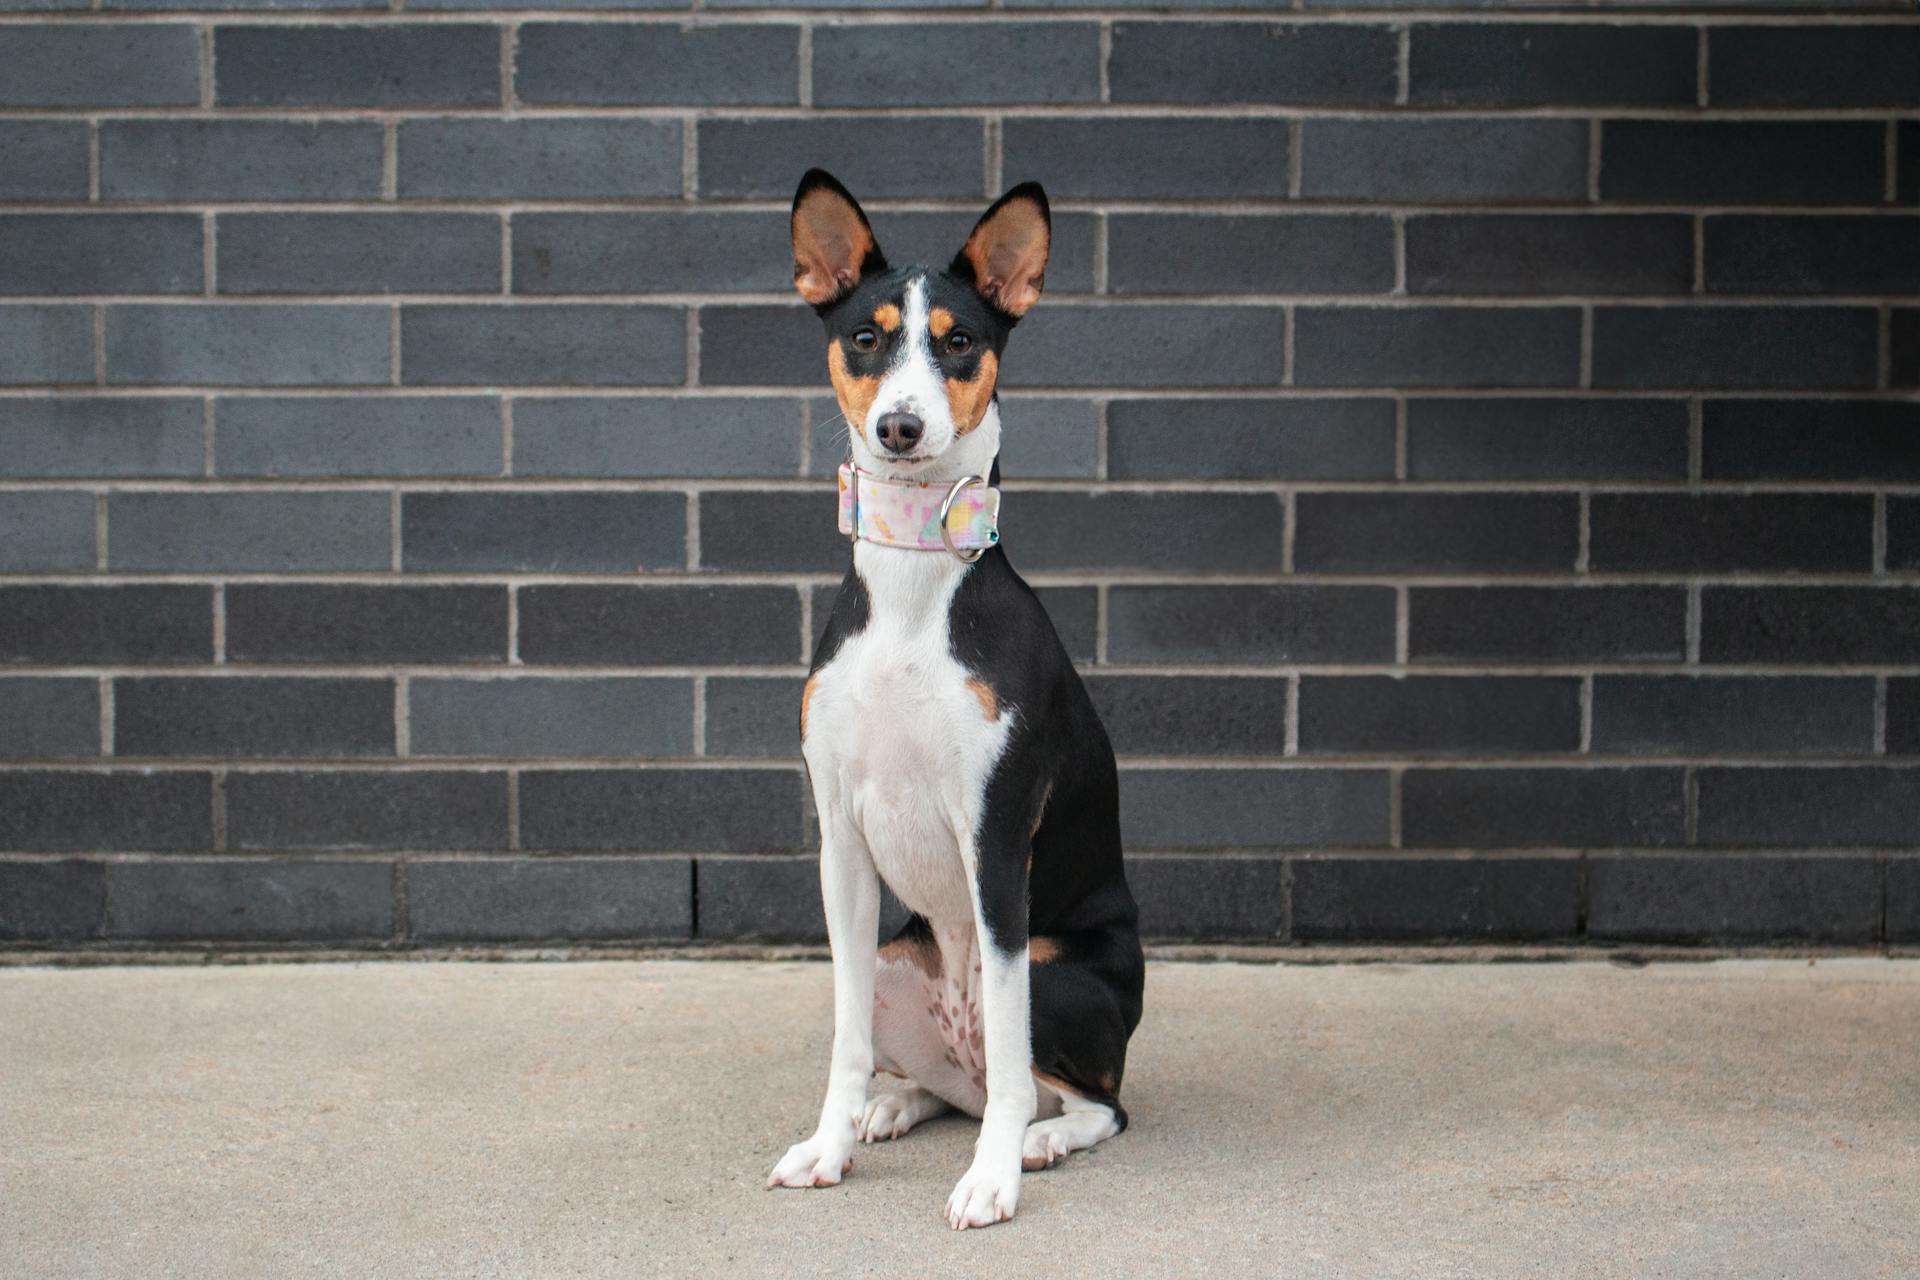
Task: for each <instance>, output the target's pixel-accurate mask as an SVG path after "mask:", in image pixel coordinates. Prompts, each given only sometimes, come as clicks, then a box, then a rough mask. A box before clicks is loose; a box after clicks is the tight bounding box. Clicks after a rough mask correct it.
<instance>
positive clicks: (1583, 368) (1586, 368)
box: [1580, 302, 1593, 390]
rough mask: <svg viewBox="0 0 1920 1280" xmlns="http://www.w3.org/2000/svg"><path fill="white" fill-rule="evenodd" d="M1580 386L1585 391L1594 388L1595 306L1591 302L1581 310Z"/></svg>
mask: <svg viewBox="0 0 1920 1280" xmlns="http://www.w3.org/2000/svg"><path fill="white" fill-rule="evenodd" d="M1580 386H1581V388H1582V389H1583V390H1590V389H1591V388H1592V387H1593V304H1592V303H1590V302H1589V303H1585V304H1583V305H1582V306H1581V308H1580Z"/></svg>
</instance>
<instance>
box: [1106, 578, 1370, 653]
mask: <svg viewBox="0 0 1920 1280" xmlns="http://www.w3.org/2000/svg"><path fill="white" fill-rule="evenodd" d="M1393 626H1394V593H1393V589H1392V588H1390V587H1126V586H1117V587H1113V588H1111V589H1109V590H1108V592H1107V656H1108V658H1109V659H1110V660H1111V661H1114V662H1197V663H1205V662H1303V663H1313V662H1391V661H1392V660H1393Z"/></svg>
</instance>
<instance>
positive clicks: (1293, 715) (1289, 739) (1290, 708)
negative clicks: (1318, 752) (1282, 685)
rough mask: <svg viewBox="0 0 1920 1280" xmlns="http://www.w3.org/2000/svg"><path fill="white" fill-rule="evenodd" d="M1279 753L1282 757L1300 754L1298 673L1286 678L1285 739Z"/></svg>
mask: <svg viewBox="0 0 1920 1280" xmlns="http://www.w3.org/2000/svg"><path fill="white" fill-rule="evenodd" d="M1280 753H1281V754H1282V755H1284V756H1297V755H1299V754H1300V676H1299V674H1298V673H1295V674H1294V675H1290V676H1288V677H1287V726H1286V737H1285V740H1284V742H1283V743H1282V744H1281V748H1280Z"/></svg>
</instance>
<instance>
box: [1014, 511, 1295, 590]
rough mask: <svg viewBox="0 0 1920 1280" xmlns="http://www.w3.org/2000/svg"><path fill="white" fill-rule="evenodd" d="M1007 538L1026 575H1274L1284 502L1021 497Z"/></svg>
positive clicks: (1017, 562) (1277, 567)
mask: <svg viewBox="0 0 1920 1280" xmlns="http://www.w3.org/2000/svg"><path fill="white" fill-rule="evenodd" d="M1002 514H1003V521H1004V528H1003V529H1002V533H1001V536H1002V538H1003V539H1004V545H1005V546H1006V548H1007V553H1008V554H1009V555H1010V556H1012V557H1013V560H1014V563H1015V564H1017V565H1019V566H1021V567H1022V568H1023V569H1038V570H1059V569H1091V570H1106V569H1143V570H1152V571H1157V572H1196V573H1274V572H1277V571H1278V570H1279V568H1280V553H1281V545H1280V544H1281V527H1280V518H1281V509H1280V500H1279V499H1278V498H1277V497H1276V496H1274V495H1272V494H1264V493H1214V494H1197V493H1060V492H1056V493H1032V492H1028V493H1020V494H1016V495H1015V496H1014V497H1012V498H1009V499H1008V500H1007V503H1006V507H1005V510H1004V511H1003V513H1002Z"/></svg>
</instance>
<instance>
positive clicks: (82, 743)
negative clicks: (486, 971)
mask: <svg viewBox="0 0 1920 1280" xmlns="http://www.w3.org/2000/svg"><path fill="white" fill-rule="evenodd" d="M693 7H694V9H697V10H699V11H698V12H692V13H690V12H688V10H687V8H686V6H685V5H684V4H682V5H671V4H668V3H666V0H659V2H658V3H657V4H656V3H647V2H646V0H642V3H640V4H638V5H636V6H635V7H634V8H632V9H627V8H618V7H600V6H599V5H597V4H594V3H592V0H583V2H582V3H579V4H577V5H575V4H570V3H565V2H564V0H563V2H561V3H557V4H556V6H555V7H554V8H552V9H550V10H536V11H527V10H518V9H514V8H513V7H512V4H511V0H505V2H504V3H490V2H489V0H468V2H463V0H394V3H393V4H392V5H391V6H389V5H388V4H387V3H386V0H379V2H378V3H377V4H373V5H372V6H371V7H370V8H369V7H368V6H365V5H359V4H356V3H355V0H258V2H257V3H250V2H249V0H205V3H204V4H202V3H201V2H200V0H124V2H123V0H105V2H104V4H103V3H102V2H101V0H93V3H92V8H91V10H89V8H88V4H87V0H0V11H4V12H0V295H4V298H0V757H4V760H0V939H5V940H8V941H12V942H27V943H46V942H53V943H58V944H70V943H75V942H83V941H101V942H105V943H110V944H147V943H156V942H168V943H171V942H194V941H200V942H204V941H229V942H232V941H239V942H261V941H265V942H280V943H285V942H301V943H308V942H320V943H351V944H355V945H368V944H373V945H407V944H415V943H432V944H441V943H450V942H518V941H527V940H549V939H561V940H566V939H573V940H589V941H603V940H645V941H661V940H667V941H684V940H688V939H697V940H702V941H713V940H728V939H744V938H776V939H796V938H802V939H804V938H817V937H818V936H819V933H820V924H819V911H818V906H817V899H816V890H815V888H814V879H813V870H812V866H811V860H810V857H809V854H808V850H809V849H810V847H811V845H812V837H811V835H810V833H809V818H808V815H807V813H806V800H805V798H804V787H803V780H802V776H801V771H800V767H799V763H798V759H797V745H796V740H795V728H794V719H795V715H794V711H795V703H796V700H797V696H798V689H799V685H800V680H801V677H802V675H803V673H804V671H805V669H806V663H807V660H808V657H809V654H810V649H811V645H812V641H813V637H814V635H815V634H816V632H817V631H818V629H819V625H820V621H821V619H822V618H823V616H824V608H825V602H826V601H827V600H828V599H829V598H830V596H831V593H832V590H833V584H834V583H835V582H836V580H837V577H838V575H839V573H840V571H841V567H842V565H843V564H844V562H845V560H846V557H847V550H846V547H845V544H844V543H842V542H841V541H840V540H839V539H838V538H837V537H836V536H835V534H834V531H833V521H832V514H831V499H830V497H829V489H828V488H827V486H825V485H824V484H823V482H822V480H821V477H823V476H825V475H827V474H829V472H830V471H831V468H832V467H833V465H834V464H835V462H836V461H837V460H838V458H839V449H840V446H839V444H838V441H837V440H836V438H835V436H834V434H833V432H832V430H831V429H830V427H829V426H828V424H829V422H830V420H831V418H832V416H833V410H832V409H831V408H830V407H828V403H827V401H826V400H824V399H823V397H822V394H821V393H822V389H823V388H822V384H823V377H822V359H821V353H820V344H819V338H818V336H817V332H816V330H815V327H814V321H813V319H812V318H811V316H810V315H809V314H808V313H807V312H805V311H804V310H803V309H802V308H800V307H799V306H797V305H796V303H795V302H794V300H793V299H792V297H791V294H790V290H789V289H788V285H787V275H788V251H787V247H786V240H785V229H784V225H785V205H786V201H787V199H788V197H789V195H790V194H791V191H792V188H793V186H794V183H795V181H796V179H797V178H798V176H799V174H800V172H801V171H802V170H803V169H804V168H806V167H807V166H808V165H812V164H822V165H825V166H827V167H828V168H831V169H832V170H834V171H835V172H837V173H838V174H839V175H840V176H841V177H842V178H844V179H845V180H846V181H847V182H848V183H849V185H851V186H852V187H853V189H854V190H855V191H857V192H858V193H859V194H860V195H861V196H862V197H863V198H864V199H866V200H867V201H868V207H869V209H870V210H871V211H872V212H873V213H874V215H875V221H876V224H877V227H878V230H879V233H880V235H881V238H882V241H883V243H884V244H886V245H887V246H888V248H889V251H890V252H891V253H893V255H894V256H895V257H896V259H901V258H905V257H908V256H910V255H921V256H924V257H927V258H934V259H936V260H944V257H945V255H947V254H949V253H951V251H952V249H953V247H954V246H955V245H956V244H957V242H958V240H959V238H960V236H961V235H962V233H963V231H964V229H965V228H966V227H967V226H968V225H969V224H970V222H971V220H972V218H973V217H974V216H975V215H976V214H977V213H978V211H979V210H980V208H981V207H982V206H983V204H984V201H985V199H986V198H987V197H989V196H991V195H993V194H997V193H998V192H999V191H1000V190H1001V189H1002V187H1003V186H1004V185H1007V184H1010V183H1012V182H1014V181H1017V180H1019V179H1023V178H1037V179H1040V180H1042V181H1043V182H1044V183H1045V184H1046V186H1047V188H1048V190H1049V192H1050V193H1051V194H1052V195H1053V197H1054V200H1055V208H1056V210H1057V218H1058V221H1057V228H1056V230H1057V238H1056V251H1055V258H1054V263H1053V266H1052V269H1051V270H1050V271H1049V273H1048V286H1049V289H1048V296H1047V298H1046V300H1045V301H1044V302H1043V303H1042V304H1041V306H1040V307H1039V309H1038V310H1037V311H1036V312H1035V313H1034V315H1033V317H1032V318H1031V319H1030V320H1029V321H1028V322H1027V323H1026V324H1025V325H1023V326H1022V328H1021V330H1020V333H1019V334H1018V335H1017V338H1016V341H1015V342H1014V345H1013V347H1012V350H1011V352H1010V356H1009V359H1008V361H1007V382H1006V385H1007V387H1008V388H1009V393H1008V395H1007V397H1006V405H1007V419H1008V423H1009V428H1008V445H1007V455H1006V470H1007V473H1008V475H1009V477H1010V478H1011V480H1012V482H1011V483H1010V485H1009V496H1008V499H1007V507H1006V511H1007V536H1008V547H1009V549H1010V551H1011V554H1012V556H1013V558H1014V561H1015V563H1016V564H1017V565H1018V566H1019V567H1020V568H1021V569H1022V570H1024V571H1025V572H1027V573H1028V575H1029V576H1030V577H1031V578H1032V580H1033V581H1035V582H1036V583H1038V584H1041V586H1042V589H1043V592H1044V594H1045V596H1046V598H1047V600H1048V603H1049V604H1050V606H1051V607H1052V609H1053V612H1054V616H1055V618H1056V620H1057V622H1058V624H1059V627H1060V629H1061V631H1062V633H1063V635H1064V637H1065V639H1066V641H1067V643H1068V645H1069V646H1070V647H1071V649H1072V651H1073V652H1074V653H1075V654H1076V655H1077V657H1078V658H1079V659H1080V660H1081V661H1082V662H1083V663H1084V664H1085V669H1086V671H1087V673H1088V677H1089V682H1090V684H1091V686H1092V689H1093V693H1094V696H1095V698H1096V700H1097V701H1098V702H1099V704H1100V706H1101V708H1102V709H1103V711H1104V713H1105V715H1106V718H1107V722H1108V725H1109V727H1110V728H1111V731H1112V733H1113V737H1114V740H1115V743H1116V745H1117V747H1118V749H1119V751H1120V752H1121V754H1122V767H1123V770H1124V800H1123V805H1124V822H1125V827H1126V832H1127V836H1128V841H1129V846H1130V849H1131V850H1132V851H1133V852H1134V853H1135V855H1136V860H1135V862H1134V866H1133V878H1134V883H1135V886H1136V888H1137V890H1138V891H1139V894H1140V896H1141V898H1142V900H1143V902H1144V903H1145V908H1146V913H1147V922H1148V927H1149V929H1150V931H1151V932H1152V933H1153V934H1154V935H1156V936H1159V937H1174V938H1180V937H1198V938H1234V939H1291V940H1295V941H1313V940H1327V939H1358V940H1379V939H1406V938H1416V939H1424V938H1452V939H1487V938H1495V939H1540V938H1546V939H1561V938H1590V939H1595V940H1633V941H1648V940H1681V941H1690V940H1747V939H1759V940H1784V939H1796V940H1819V941H1836V942H1870V941H1874V940H1878V939H1885V940H1888V941H1900V940H1904V941H1915V940H1920V835H1916V832H1920V398H1917V395H1916V388H1917V387H1920V23H1917V22H1916V21H1915V19H1914V18H1913V17H1912V9H1911V7H1910V6H1894V5H1891V4H1879V5H1873V4H1864V3H1862V4H1853V5H1838V6H1835V5H1830V6H1826V7H1825V8H1824V9H1823V10H1822V11H1820V12H1815V13H1805V14H1801V15H1798V16H1793V15H1788V14H1786V13H1784V12H1783V11H1781V10H1780V9H1778V8H1774V9H1772V10H1771V11H1769V10H1768V9H1767V8H1766V7H1764V6H1762V7H1760V8H1758V9H1757V10H1756V9H1753V8H1749V9H1747V10H1741V9H1736V8H1727V7H1721V6H1713V5H1671V4H1670V5H1659V6H1652V7H1650V8H1648V9H1646V10H1644V11H1633V10H1626V9H1612V8H1607V7H1605V6H1603V5H1598V4H1586V5H1582V6H1579V7H1578V8H1577V9H1571V10H1562V11H1552V10H1542V9H1519V8H1507V7H1501V6H1498V5H1483V6H1474V7H1462V8H1457V9H1455V8H1448V7H1436V6H1435V5H1434V4H1432V3H1422V2H1420V0H1407V2H1406V3H1388V2H1384V0H1383V2H1381V3H1376V4H1373V5H1370V6H1367V7H1352V8H1348V7H1345V6H1344V5H1342V4H1339V3H1334V4H1327V3H1322V2H1321V0H1306V2H1305V3H1304V4H1303V3H1295V4H1294V5H1293V6H1292V8H1293V10H1296V11H1286V12H1280V10H1282V9H1284V8H1285V6H1282V5H1278V4H1275V5H1269V6H1252V7H1249V8H1247V9H1244V10H1240V9H1229V8H1217V7H1211V6H1209V7H1203V8H1183V7H1180V6H1172V7H1169V8H1167V9H1164V10H1158V11H1156V10H1150V9H1144V8H1142V9H1135V8H1132V7H1129V6H1128V5H1126V4H1124V3H1117V4H1115V5H1114V6H1113V7H1110V8H1097V7H1096V8H1075V7H1070V6H1069V7H1059V6H1055V5H1051V4H1048V3H1046V0H1035V2H1033V3H1013V2H1010V3H1008V4H1006V5H1005V6H1004V7H1003V6H1002V4H1001V2H1000V0H994V3H993V4H992V5H990V6H987V7H983V6H981V5H979V4H971V5H970V4H967V3H964V0H961V2H958V3H952V4H946V3H934V4H929V5H927V6H925V8H926V9H928V10H929V11H928V12H918V11H909V10H913V9H917V8H918V6H912V5H904V6H901V7H893V6H892V5H889V7H888V8H887V9H884V10H867V11H847V10H838V9H832V8H815V7H812V6H811V5H810V4H805V3H803V4H802V7H798V8H787V9H778V10H762V11H755V10H754V9H753V8H752V6H751V5H750V4H743V3H739V2H738V0H708V2H707V3H705V4H704V5H703V4H700V3H697V2H696V3H695V4H694V6H693Z"/></svg>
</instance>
